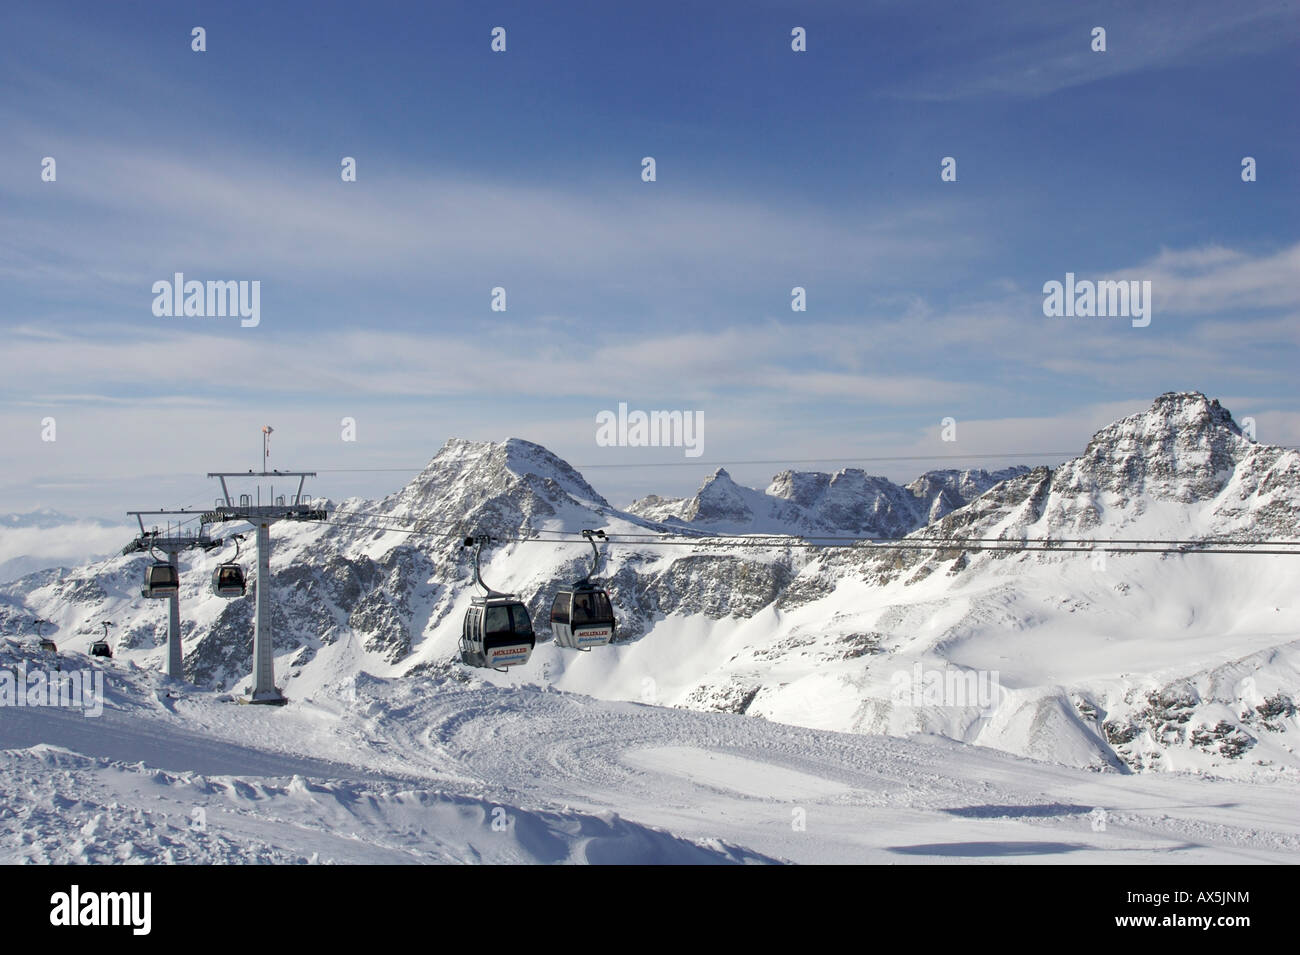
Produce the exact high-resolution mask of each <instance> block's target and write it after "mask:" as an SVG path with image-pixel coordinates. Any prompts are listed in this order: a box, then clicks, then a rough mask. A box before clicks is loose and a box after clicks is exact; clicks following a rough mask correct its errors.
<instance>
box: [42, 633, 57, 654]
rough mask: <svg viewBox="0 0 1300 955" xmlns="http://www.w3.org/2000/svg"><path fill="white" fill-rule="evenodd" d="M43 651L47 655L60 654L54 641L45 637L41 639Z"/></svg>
mask: <svg viewBox="0 0 1300 955" xmlns="http://www.w3.org/2000/svg"><path fill="white" fill-rule="evenodd" d="M41 649H42V650H44V651H45V652H46V653H58V652H59V648H58V646H57V645H56V644H55V643H54V641H53V640H49V639H46V638H45V637H42V638H41Z"/></svg>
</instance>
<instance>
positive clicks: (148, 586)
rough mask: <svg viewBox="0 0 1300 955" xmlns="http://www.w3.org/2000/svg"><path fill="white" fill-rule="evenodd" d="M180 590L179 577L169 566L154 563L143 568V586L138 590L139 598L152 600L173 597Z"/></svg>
mask: <svg viewBox="0 0 1300 955" xmlns="http://www.w3.org/2000/svg"><path fill="white" fill-rule="evenodd" d="M180 589H181V580H180V575H179V574H177V573H176V568H175V567H173V566H172V565H171V564H168V563H165V562H164V561H156V562H155V563H152V564H150V565H149V566H148V567H147V568H145V572H144V586H143V587H141V588H140V596H142V597H151V598H154V599H161V598H163V597H174V596H176V594H177V593H178V592H179V591H180Z"/></svg>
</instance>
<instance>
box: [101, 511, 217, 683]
mask: <svg viewBox="0 0 1300 955" xmlns="http://www.w3.org/2000/svg"><path fill="white" fill-rule="evenodd" d="M127 513H128V514H130V515H131V516H132V517H134V518H135V519H136V521H138V522H139V524H140V536H139V537H137V538H136V539H135V540H133V541H131V543H129V544H127V545H126V546H125V547H123V548H122V553H123V554H139V553H145V554H152V553H154V552H155V551H156V552H158V553H162V554H166V555H167V563H169V564H171V565H172V568H173V570H175V571H176V572H177V573H176V576H177V579H178V580H179V578H180V568H179V567H178V564H177V560H176V555H177V554H179V553H180V552H181V551H183V550H192V549H195V548H197V549H199V550H203V551H209V550H212V549H213V548H216V547H220V546H221V544H222V542H221V541H220V540H213V539H212V538H210V537H208V535H207V531H206V530H204V529H203V528H202V527H200V530H199V532H198V533H197V534H182V533H181V532H180V530H179V528H177V530H176V531H175V533H173V532H172V529H171V528H170V526H169V527H168V529H167V531H166V532H165V533H164V532H163V531H160V530H159V529H158V528H157V527H155V528H153V529H152V530H148V531H147V530H145V529H144V519H145V517H146V516H150V517H151V516H154V515H180V514H184V515H188V516H189V517H191V518H195V517H200V516H201V515H200V512H198V511H186V510H179V511H127ZM147 573H148V572H147V571H146V574H147ZM167 600H168V603H169V604H170V605H171V606H170V610H171V613H170V614H169V615H168V618H167V675H168V676H169V677H171V678H172V679H174V680H184V679H185V671H184V668H183V664H184V660H183V659H182V655H181V595H180V592H179V590H178V591H177V593H174V594H172V595H171V596H170V597H168V598H167Z"/></svg>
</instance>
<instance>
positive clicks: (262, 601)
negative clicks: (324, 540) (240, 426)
mask: <svg viewBox="0 0 1300 955" xmlns="http://www.w3.org/2000/svg"><path fill="white" fill-rule="evenodd" d="M270 431H271V429H270V427H269V426H268V427H266V428H264V429H263V431H262V434H263V440H264V441H265V440H266V436H268V435H269V434H270ZM265 447H266V446H265V444H263V452H264V453H265ZM262 460H263V465H262V466H263V470H261V471H212V472H210V473H209V474H208V477H210V478H216V479H217V480H219V481H220V482H221V497H220V498H218V499H217V503H216V506H215V507H214V508H213V509H212V510H211V511H209V512H207V513H206V514H204V515H203V522H204V523H205V524H219V523H224V522H225V521H248V522H249V523H250V524H252V525H253V527H254V528H256V530H257V598H256V599H257V609H256V612H255V614H254V616H253V691H252V694H251V695H250V696H249V698H248V702H249V703H269V704H273V705H283V704H284V703H286V702H288V701H287V700H286V699H285V698H284V694H283V693H281V692H280V689H279V687H277V686H276V685H275V654H274V647H273V645H272V639H271V638H272V633H271V525H272V524H274V523H276V522H277V521H323V520H326V519H327V518H328V516H329V515H328V514H327V512H326V510H325V509H324V508H322V507H318V506H316V505H314V504H313V503H312V501H311V499H310V498H307V497H304V496H303V493H302V489H303V484H304V483H305V482H306V480H307V478H309V477H315V476H316V472H314V471H267V470H265V467H266V464H265V460H266V459H265V457H263V459H262ZM250 478H252V479H258V478H271V479H272V480H274V479H275V478H286V479H292V478H297V479H298V489H297V491H296V492H295V493H294V494H292V495H289V496H287V497H286V496H285V495H283V494H281V495H279V496H276V493H275V485H274V484H272V485H271V493H270V496H269V503H266V504H263V503H262V497H261V486H260V485H258V488H257V492H256V496H255V497H254V496H251V495H248V494H241V495H240V496H239V499H238V501H236V500H235V499H234V498H233V497H231V494H230V488H229V485H228V484H227V481H228V480H234V479H244V480H247V479H250Z"/></svg>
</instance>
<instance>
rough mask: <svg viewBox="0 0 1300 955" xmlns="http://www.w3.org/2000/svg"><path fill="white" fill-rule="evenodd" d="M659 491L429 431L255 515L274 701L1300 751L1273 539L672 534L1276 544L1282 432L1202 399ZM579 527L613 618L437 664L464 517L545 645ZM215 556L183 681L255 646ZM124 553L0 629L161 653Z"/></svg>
mask: <svg viewBox="0 0 1300 955" xmlns="http://www.w3.org/2000/svg"><path fill="white" fill-rule="evenodd" d="M981 489H982V490H981ZM679 505H681V502H677V503H673V502H667V503H665V502H663V501H662V499H661V500H660V501H659V503H658V504H655V502H653V501H650V499H646V500H643V501H641V502H638V505H637V506H636V507H635V508H634V512H633V511H629V512H621V511H618V510H616V509H614V508H612V507H611V506H610V505H609V503H608V502H607V501H606V500H605V499H604V498H603V497H601V495H600V494H599V493H598V492H597V491H596V490H595V489H594V488H592V487H591V486H590V485H589V484H588V483H587V482H586V481H585V480H584V479H583V478H582V476H581V475H580V474H578V473H577V472H576V471H575V470H573V468H571V467H570V466H569V465H568V464H566V463H565V462H564V461H562V460H560V459H559V458H557V457H555V456H554V455H553V454H551V453H550V452H549V451H547V450H546V449H544V448H542V447H540V446H538V445H535V444H532V443H530V442H527V441H522V440H519V439H510V440H508V441H505V442H502V443H495V444H494V443H474V442H467V441H461V440H458V439H452V440H450V441H448V442H447V444H446V445H445V446H444V447H443V448H442V449H441V450H440V451H439V452H438V454H437V455H436V456H435V457H434V458H433V460H432V461H430V463H429V465H428V466H427V467H426V468H425V469H424V471H422V472H421V474H420V475H418V476H417V477H416V478H415V479H414V480H413V481H412V482H411V483H410V484H408V485H407V486H406V487H404V488H402V489H401V490H399V491H397V492H396V493H394V494H393V495H390V496H389V497H387V498H384V499H382V500H379V501H362V500H349V501H346V502H343V503H342V504H340V505H339V506H338V508H337V509H336V510H335V511H334V513H333V514H332V515H331V520H330V522H329V523H327V524H323V525H311V524H303V525H289V524H283V525H277V526H276V528H275V529H274V531H273V539H274V552H273V556H272V560H271V570H272V575H273V581H274V586H275V604H274V612H273V617H274V625H275V629H276V637H275V646H276V651H277V660H276V667H277V676H278V677H279V679H280V681H281V683H283V684H285V689H286V693H287V694H288V695H289V696H290V697H291V698H294V697H303V696H309V695H311V694H313V693H316V692H318V691H321V690H322V689H323V688H326V687H329V686H334V685H338V684H339V683H340V681H349V680H352V679H354V678H355V677H356V675H357V674H358V673H361V672H363V671H364V672H368V673H371V674H374V675H375V676H377V677H383V678H392V679H405V680H416V681H434V682H441V681H445V680H447V679H452V680H453V681H463V680H472V681H477V680H479V679H481V680H484V681H486V682H488V683H493V684H497V685H500V686H510V685H516V686H517V685H522V684H527V683H537V684H540V685H542V686H553V687H555V688H557V689H561V690H568V691H573V692H577V693H582V694H589V695H592V696H597V697H602V698H606V699H615V700H618V699H622V700H639V701H643V702H651V703H658V704H663V705H675V706H684V707H690V708H694V709H709V710H724V711H728V712H732V713H744V714H748V715H750V716H763V717H766V718H768V719H772V720H779V721H782V722H787V723H793V724H799V725H804V726H810V727H815V728H822V729H836V730H843V731H852V732H859V733H873V734H874V733H890V734H896V735H902V734H911V733H915V732H918V731H919V732H933V733H938V734H942V735H945V736H948V737H951V738H953V739H957V740H964V741H966V742H972V743H978V744H981V745H987V746H992V747H996V748H999V749H1004V750H1008V751H1011V752H1014V753H1018V754H1023V755H1029V756H1033V757H1035V758H1039V759H1046V760H1051V761H1055V762H1062V763H1067V764H1071V765H1075V766H1082V767H1090V768H1094V769H1102V770H1114V771H1121V772H1127V771H1130V770H1142V771H1146V770H1156V769H1188V770H1195V771H1201V772H1213V773H1230V774H1237V775H1242V774H1245V775H1251V774H1264V775H1269V774H1274V773H1282V774H1287V775H1294V774H1296V773H1297V772H1298V771H1300V760H1298V759H1297V756H1296V754H1295V753H1294V752H1293V751H1292V747H1291V744H1290V742H1289V740H1290V737H1289V736H1288V735H1287V733H1286V732H1285V731H1287V730H1290V731H1292V735H1293V734H1294V731H1300V723H1297V720H1296V715H1295V706H1294V700H1295V699H1296V697H1297V696H1298V695H1300V652H1298V651H1300V643H1298V638H1300V607H1298V606H1297V603H1296V601H1295V599H1294V597H1293V596H1292V594H1293V592H1294V577H1295V568H1296V563H1295V558H1291V557H1288V556H1279V557H1265V556H1255V555H1210V554H1195V553H1188V554H1182V555H1176V554H1175V555H1170V554H1129V555H1110V556H1106V555H1104V554H1103V553H1101V552H1095V553H1093V554H1073V553H1072V554H1067V553H1059V554H1058V553H1050V552H1049V553H1041V552H1038V553H1028V552H1026V553H1012V554H1006V553H999V552H992V553H990V552H978V551H970V550H966V551H962V550H960V549H956V548H954V549H951V550H937V551H936V550H909V549H901V548H888V549H880V548H872V547H866V546H858V547H852V548H809V547H806V546H798V542H797V541H793V540H790V541H782V540H776V541H770V540H768V541H765V542H764V546H762V547H758V546H750V545H752V544H753V543H754V542H753V541H744V540H718V539H716V538H715V539H700V540H691V539H688V538H689V536H690V535H692V534H703V533H720V532H721V531H722V530H724V529H728V528H737V529H743V530H745V531H746V532H748V533H761V534H765V535H769V534H774V533H777V532H778V531H780V532H784V533H799V534H804V535H808V536H813V537H815V536H816V535H818V534H822V535H831V534H836V535H839V534H845V533H848V534H855V535H862V536H892V535H894V534H905V533H910V538H909V539H910V540H924V539H925V538H927V537H935V536H943V537H988V538H1003V539H1007V540H1021V539H1025V538H1029V537H1033V538H1039V537H1052V538H1059V537H1086V538H1093V539H1104V538H1152V539H1168V538H1189V537H1199V536H1203V535H1220V534H1234V535H1240V536H1248V537H1254V538H1264V537H1279V536H1286V537H1287V538H1292V539H1293V538H1294V537H1295V536H1296V535H1295V534H1294V531H1293V530H1292V528H1294V526H1295V518H1296V516H1297V511H1298V510H1300V457H1298V456H1297V454H1296V453H1295V452H1292V451H1287V450H1284V449H1280V448H1270V447H1267V446H1263V445H1258V444H1255V443H1253V442H1251V441H1249V440H1248V439H1246V438H1245V437H1244V436H1243V435H1242V434H1241V432H1240V429H1239V428H1237V426H1236V424H1235V423H1234V422H1233V421H1232V418H1231V416H1230V415H1229V414H1228V413H1227V411H1225V410H1224V409H1223V408H1221V407H1220V406H1219V405H1218V403H1217V402H1213V401H1210V400H1209V399H1207V398H1205V396H1203V395H1200V394H1197V393H1182V394H1169V395H1163V396H1161V397H1160V398H1158V399H1157V400H1156V402H1155V403H1154V405H1153V406H1152V408H1151V409H1150V410H1149V411H1147V412H1145V413H1143V414H1139V415H1135V416H1132V417H1130V418H1126V419H1124V420H1123V421H1120V422H1117V423H1115V424H1113V425H1111V426H1109V427H1107V428H1104V429H1102V430H1101V431H1099V432H1098V433H1097V435H1096V436H1095V437H1094V439H1093V440H1092V442H1090V444H1089V445H1088V447H1087V448H1086V449H1085V451H1084V453H1083V454H1082V455H1081V456H1080V457H1078V458H1076V459H1074V460H1072V461H1069V462H1067V463H1066V464H1064V465H1062V466H1061V467H1059V468H1057V469H1055V470H1051V469H1047V468H1038V469H1035V470H1033V471H1028V470H1026V469H1023V468H1020V469H1011V470H1010V471H1008V472H994V473H992V474H990V473H987V472H931V473H930V474H928V475H923V476H922V477H921V478H919V479H917V481H914V482H912V484H910V485H908V487H907V488H900V487H898V486H897V485H892V484H890V483H889V482H887V481H884V480H883V479H880V478H874V477H871V476H868V475H865V474H864V473H863V472H861V471H856V470H846V471H841V472H837V473H836V474H833V475H826V474H807V473H798V472H785V473H784V474H781V475H778V476H777V477H776V478H775V479H774V481H773V482H772V484H771V485H770V486H769V487H768V488H767V489H766V490H765V491H762V492H760V491H756V490H753V489H748V488H742V487H740V486H739V485H737V484H735V482H733V481H732V480H731V479H730V477H729V476H728V475H727V474H726V473H725V471H720V472H718V473H717V474H715V475H714V476H713V477H712V478H711V479H710V480H709V481H708V482H706V484H705V486H704V487H703V488H702V489H701V491H700V493H699V494H697V495H696V497H695V498H694V499H691V500H690V501H689V502H686V503H685V504H684V505H681V506H679ZM931 517H933V520H931V521H930V522H929V523H926V520H927V518H931ZM583 527H603V528H605V529H606V531H607V532H608V533H610V534H611V536H614V537H615V538H617V537H618V536H620V535H625V536H624V539H623V541H622V542H618V543H615V544H613V545H611V546H610V547H609V549H608V559H607V562H606V563H605V564H604V565H602V569H601V572H600V577H601V578H602V579H603V580H604V581H605V582H606V584H607V586H608V587H609V589H610V592H611V596H612V597H613V599H614V602H615V605H616V608H617V613H618V616H619V637H618V641H617V643H616V644H615V645H614V646H612V647H609V648H604V649H602V650H601V651H599V652H593V653H590V654H574V653H571V652H568V651H562V650H560V649H559V648H557V647H555V646H554V645H553V644H552V643H549V642H543V643H541V644H539V647H538V650H537V652H536V653H535V654H534V657H533V661H532V662H531V663H530V664H529V665H528V666H527V667H525V668H522V669H519V670H514V671H511V673H509V674H504V675H503V674H497V673H494V672H491V671H474V672H473V673H471V672H470V671H467V670H465V669H464V668H462V667H461V666H460V665H459V664H458V663H456V662H454V660H455V658H456V654H455V650H456V640H457V637H458V634H459V630H460V618H461V615H462V614H463V611H464V609H465V608H466V606H467V605H468V602H469V599H470V596H471V593H472V590H473V588H472V585H471V584H472V582H471V577H472V561H471V558H470V555H469V553H468V552H467V551H466V550H465V549H463V548H462V547H461V546H460V545H461V539H462V538H463V536H464V535H465V534H468V533H477V532H487V533H491V534H495V535H499V536H501V537H507V538H520V539H521V540H520V541H519V542H517V543H508V544H504V545H501V546H499V547H497V548H495V549H493V550H492V551H491V552H490V553H489V554H488V555H487V559H486V561H485V566H484V571H483V573H484V577H485V579H487V580H488V582H489V583H491V584H492V585H493V586H495V587H497V588H499V589H507V590H511V591H513V592H516V593H518V594H520V596H521V597H522V598H523V599H524V600H525V601H526V602H527V603H528V605H529V609H530V611H531V612H532V615H533V619H534V623H535V626H536V627H537V629H538V633H539V638H541V639H542V640H545V638H546V636H547V633H546V628H547V617H548V615H547V610H548V609H549V605H550V600H551V597H552V595H553V592H554V587H555V585H556V584H557V583H558V582H564V581H568V580H572V579H574V578H576V577H579V576H581V575H582V574H583V573H585V568H586V564H587V559H588V557H589V555H590V550H589V548H588V547H587V546H586V545H585V544H581V543H574V542H573V541H571V540H565V541H559V540H555V539H552V538H553V535H552V534H550V533H549V532H554V531H558V530H563V531H567V532H570V533H573V532H576V531H578V530H580V529H581V528H583ZM238 529H239V527H238V526H232V527H228V528H214V533H217V534H220V533H229V532H233V531H237V530H238ZM669 533H671V535H672V536H671V539H666V537H665V535H667V534H669ZM633 534H635V535H644V536H638V537H635V538H633V537H628V536H626V535H633ZM229 556H230V554H229V552H227V553H226V554H224V555H222V554H218V553H213V554H208V555H197V554H196V555H194V556H192V557H190V558H189V559H188V560H187V561H186V562H185V563H184V564H183V570H184V573H183V575H182V576H183V586H182V593H181V608H182V618H183V621H184V623H183V629H184V634H185V653H186V672H187V675H188V676H189V678H190V679H192V680H193V681H194V682H195V683H197V684H199V685H200V686H205V687H221V688H225V689H234V688H239V687H241V686H243V685H245V684H246V683H247V680H248V674H249V672H250V669H251V632H252V620H251V613H252V601H251V600H248V599H246V600H235V601H224V600H221V599H220V598H217V597H215V596H212V595H211V594H210V592H209V591H208V589H207V580H208V577H209V575H210V573H211V570H212V568H213V566H214V565H215V563H216V562H217V561H218V560H221V559H228V558H229ZM144 563H145V561H144V559H142V558H140V557H115V558H112V559H110V560H105V561H101V562H98V563H95V564H90V565H86V566H84V567H80V568H77V569H76V570H73V571H71V572H63V571H50V572H46V573H44V574H37V575H33V576H30V577H27V578H24V579H23V580H22V581H18V582H16V583H14V584H10V585H5V586H0V633H4V634H15V635H16V634H19V633H26V632H29V627H28V625H29V622H30V619H31V617H33V616H43V617H46V618H47V619H51V620H53V621H55V622H56V624H57V630H56V631H55V633H54V637H55V639H56V640H57V641H58V642H59V645H60V650H61V651H73V652H85V651H86V650H87V649H88V648H89V644H90V642H91V641H92V640H93V638H94V637H95V636H96V635H97V634H98V633H99V632H100V626H99V622H100V621H101V620H104V619H111V620H114V621H115V622H116V623H117V629H116V630H115V631H114V636H115V638H117V639H118V641H119V643H120V646H121V656H122V658H123V659H125V660H128V661H134V662H137V663H139V664H140V665H143V666H158V665H159V663H160V661H161V659H162V655H163V644H164V642H165V629H166V623H165V607H164V606H162V605H161V604H162V602H155V601H146V600H143V599H141V598H140V597H139V596H138V593H139V579H140V576H141V574H142V573H143V567H144ZM936 675H937V676H936ZM936 680H937V681H938V682H939V683H940V684H941V691H940V692H937V693H931V692H929V691H930V689H932V688H933V684H934V683H935V681H936ZM945 681H946V682H945ZM945 687H946V688H945ZM954 687H955V688H956V689H954ZM962 687H965V688H966V689H962ZM958 690H960V692H957V691H958ZM967 690H969V692H967Z"/></svg>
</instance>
